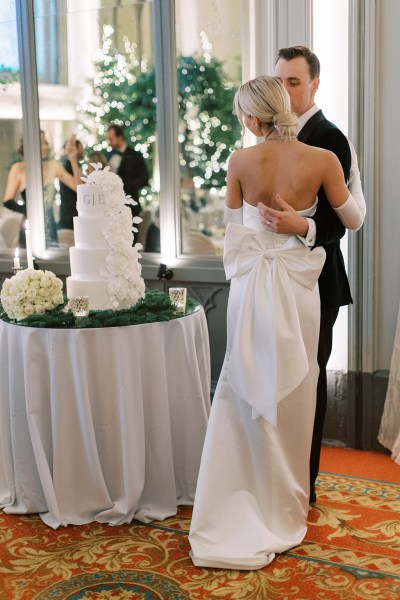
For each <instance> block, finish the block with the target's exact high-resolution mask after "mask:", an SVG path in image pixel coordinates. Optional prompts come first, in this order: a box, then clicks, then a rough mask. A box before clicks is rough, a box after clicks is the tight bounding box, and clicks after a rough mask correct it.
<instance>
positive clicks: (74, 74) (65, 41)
mask: <svg viewBox="0 0 400 600" xmlns="http://www.w3.org/2000/svg"><path fill="white" fill-rule="evenodd" d="M35 33H36V53H37V68H38V80H39V113H40V122H41V129H42V130H43V131H44V133H45V135H46V138H47V140H48V142H49V158H50V159H51V160H56V161H57V162H58V164H59V166H60V169H62V170H61V171H60V173H61V177H55V179H54V181H52V182H48V183H47V184H44V190H43V198H44V204H45V219H46V245H47V247H51V246H68V245H71V244H72V243H73V217H74V216H75V215H76V192H75V190H74V187H71V186H70V185H69V183H68V182H69V181H70V180H69V179H68V178H67V177H66V176H65V172H64V171H63V170H65V171H67V172H69V174H71V171H72V169H71V163H70V161H69V159H68V157H67V156H66V153H65V143H66V141H67V139H68V138H69V136H70V134H72V133H76V135H77V138H78V140H79V142H80V143H81V145H80V146H79V150H80V154H81V156H80V161H81V163H80V164H81V169H82V171H83V173H85V172H86V171H87V169H88V168H89V167H88V165H89V164H90V162H102V163H104V164H107V165H109V166H110V168H111V169H112V170H115V171H116V172H118V174H119V175H120V177H121V179H122V180H123V181H124V185H125V191H126V193H129V194H131V195H132V197H134V198H135V197H137V199H138V201H139V203H140V210H141V216H143V218H144V221H143V224H141V225H140V226H139V227H140V231H139V234H137V238H136V239H137V240H139V241H141V242H142V243H143V245H144V246H145V250H153V249H154V248H152V247H150V248H149V247H148V246H149V245H148V244H147V243H146V242H147V237H148V236H147V233H148V232H147V229H149V228H150V226H152V225H154V224H155V225H156V226H157V225H158V187H157V181H158V179H157V172H158V167H157V157H156V152H155V148H156V120H155V101H156V100H155V98H156V93H155V82H154V79H155V78H154V57H153V44H152V2H151V1H150V0H140V1H138V0H137V1H135V0H131V1H129V0H128V1H125V2H124V3H123V5H122V3H117V4H115V3H110V2H108V1H105V0H104V1H101V0H86V1H85V2H84V3H82V2H81V0H79V1H78V0H69V1H68V2H66V3H60V2H56V1H55V0H35ZM55 65H56V68H55V70H54V66H55ZM54 73H55V74H56V75H54ZM51 84H56V85H51ZM114 124H115V125H116V126H117V133H118V135H117V136H115V135H114V133H115V131H114V130H113V131H111V132H109V131H108V129H109V127H110V125H114ZM127 148H128V149H127ZM121 152H122V156H121V155H120V153H121ZM139 170H140V174H138V171H139ZM50 183H51V185H49V184H50ZM155 249H157V248H155Z"/></svg>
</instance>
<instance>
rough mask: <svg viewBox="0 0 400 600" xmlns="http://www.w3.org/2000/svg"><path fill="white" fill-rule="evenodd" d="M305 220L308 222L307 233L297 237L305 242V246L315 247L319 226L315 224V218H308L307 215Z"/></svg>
mask: <svg viewBox="0 0 400 600" xmlns="http://www.w3.org/2000/svg"><path fill="white" fill-rule="evenodd" d="M305 220H306V221H307V223H308V231H307V235H305V236H302V235H298V236H297V237H298V238H299V240H300V241H302V242H303V244H304V245H305V246H307V247H313V246H315V240H316V239H317V227H316V225H315V221H314V219H308V218H307V217H305Z"/></svg>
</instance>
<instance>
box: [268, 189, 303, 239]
mask: <svg viewBox="0 0 400 600" xmlns="http://www.w3.org/2000/svg"><path fill="white" fill-rule="evenodd" d="M274 206H275V208H271V207H270V206H266V205H265V204H262V203H261V202H259V203H258V205H257V208H258V211H259V213H260V217H261V223H262V226H263V227H264V229H266V230H267V231H272V232H274V233H289V234H293V235H300V236H303V237H304V236H306V235H307V232H308V221H307V220H306V219H304V218H303V217H301V216H300V215H299V214H298V212H297V211H295V209H294V208H293V207H292V206H290V204H288V203H287V202H285V201H284V199H283V198H282V196H280V195H279V194H277V195H276V196H275V201H274Z"/></svg>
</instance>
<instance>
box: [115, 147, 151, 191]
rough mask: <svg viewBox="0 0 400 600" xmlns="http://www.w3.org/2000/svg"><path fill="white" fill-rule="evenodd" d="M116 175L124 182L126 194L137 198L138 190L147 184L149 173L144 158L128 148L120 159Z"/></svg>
mask: <svg viewBox="0 0 400 600" xmlns="http://www.w3.org/2000/svg"><path fill="white" fill-rule="evenodd" d="M118 175H119V176H120V177H121V179H122V181H123V182H124V190H125V193H126V194H129V195H130V196H132V198H133V199H134V200H137V199H138V193H139V190H140V189H141V188H142V187H144V186H146V185H148V184H149V175H148V171H147V166H146V163H145V160H144V158H143V156H142V154H141V153H140V152H136V151H135V150H132V149H131V148H128V149H127V150H126V152H125V154H124V156H123V159H122V161H121V166H120V168H119V170H118Z"/></svg>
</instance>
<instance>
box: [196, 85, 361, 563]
mask: <svg viewBox="0 0 400 600" xmlns="http://www.w3.org/2000/svg"><path fill="white" fill-rule="evenodd" d="M235 110H236V114H237V116H238V118H239V120H240V122H241V124H242V126H244V127H246V128H247V129H249V131H251V132H252V133H253V134H254V135H256V136H258V137H263V138H264V141H263V142H262V143H259V144H257V145H256V146H253V147H251V148H245V149H241V150H238V151H236V152H235V153H233V154H232V155H231V157H230V160H229V166H228V177H227V196H226V219H225V220H226V222H227V228H226V237H225V247H224V267H225V272H226V276H227V279H230V280H231V287H230V293H229V301H228V314H227V349H226V355H225V361H224V364H223V367H222V371H221V375H220V379H219V382H218V385H217V389H216V391H215V395H214V400H213V405H212V409H211V415H210V421H209V425H208V429H207V435H206V440H205V444H204V449H203V455H202V460H201V467H200V473H199V478H198V484H197V490H196V497H195V503H194V508H193V517H192V523H191V528H190V533H189V541H190V544H191V552H190V556H191V558H192V561H193V563H194V564H195V565H196V566H201V567H217V568H218V567H220V568H225V569H259V568H261V567H264V566H265V565H267V564H269V563H270V562H271V561H272V560H273V558H274V556H275V553H281V552H284V551H285V550H288V549H289V548H292V547H293V546H296V545H298V544H299V543H300V542H301V541H302V540H303V538H304V536H305V534H306V529H307V527H306V519H307V512H308V496H309V456H310V446H311V437H312V430H313V419H314V414H315V400H316V385H317V377H318V364H317V346H318V335H319V311H320V300H319V293H318V285H317V281H318V277H319V274H320V272H321V269H322V266H323V263H324V260H325V251H324V250H323V249H322V248H315V249H314V250H313V251H310V249H309V248H307V247H306V246H304V244H303V243H302V242H301V241H300V239H299V238H297V237H296V236H292V235H286V234H276V233H272V232H271V231H267V230H265V229H264V228H263V226H262V224H261V218H260V214H259V210H258V208H257V205H258V203H261V204H266V205H268V206H273V205H274V200H275V198H276V197H277V195H278V194H279V195H282V197H283V198H284V199H285V201H286V202H287V203H288V204H290V205H291V206H292V207H293V208H294V209H295V210H296V211H298V212H299V213H300V215H302V216H310V215H312V214H314V212H315V209H316V197H317V192H318V190H319V188H320V187H321V186H322V185H323V186H324V189H325V192H326V194H327V196H328V199H329V202H330V203H331V205H332V207H333V208H334V210H335V211H336V212H337V214H338V216H339V218H340V219H341V220H342V222H343V223H344V225H345V226H346V227H348V228H350V229H355V230H356V229H359V228H360V227H361V225H362V222H363V219H364V211H363V209H362V207H359V206H358V203H357V201H356V200H354V199H353V197H352V196H351V194H349V191H348V189H347V187H346V184H345V181H344V176H343V171H342V167H341V165H340V162H339V160H338V159H337V157H336V156H335V155H334V154H333V153H331V152H329V151H327V150H324V149H321V148H315V147H311V146H308V145H305V144H302V143H301V142H299V141H297V140H296V139H295V132H296V128H297V118H296V116H295V115H294V114H293V113H292V112H291V111H290V100H289V96H288V94H287V92H286V90H285V89H284V87H283V85H282V84H281V82H280V81H279V80H278V79H276V78H274V77H258V78H257V79H253V80H251V81H249V82H247V83H245V84H244V85H242V86H241V87H240V89H239V90H238V91H237V93H236V96H235Z"/></svg>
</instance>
